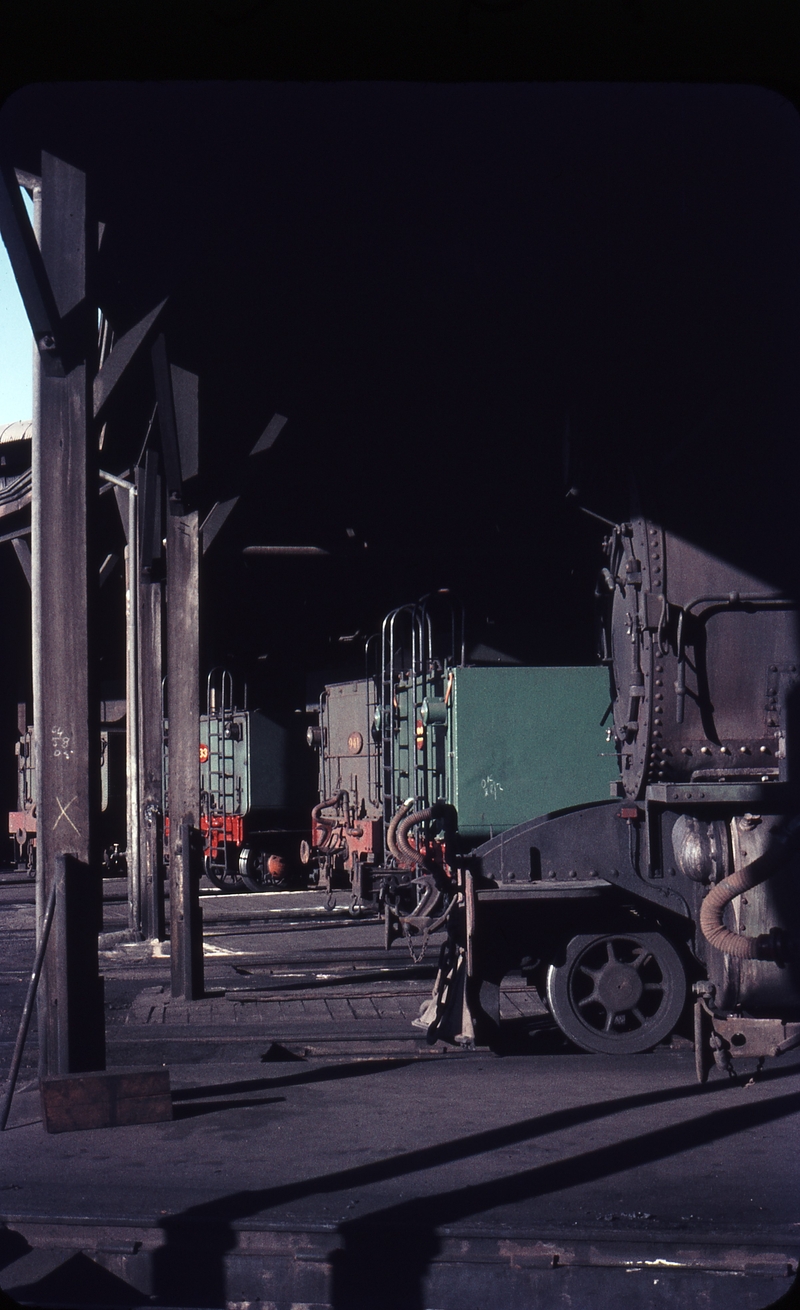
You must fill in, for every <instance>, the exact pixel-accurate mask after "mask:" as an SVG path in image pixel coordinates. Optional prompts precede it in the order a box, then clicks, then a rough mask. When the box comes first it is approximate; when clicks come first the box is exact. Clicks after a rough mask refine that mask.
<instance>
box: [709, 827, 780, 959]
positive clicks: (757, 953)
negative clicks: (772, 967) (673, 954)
mask: <svg viewBox="0 0 800 1310" xmlns="http://www.w3.org/2000/svg"><path fill="white" fill-rule="evenodd" d="M799 843H800V814H797V815H794V817H793V818H791V819H790V820H789V822H788V823H787V824H786V825H785V827H783V828H781V829H779V830H777V831H775V832H774V833H773V834H772V838H771V841H770V844H769V847H768V849H767V850H766V851H765V852H764V854H763V855H760V856H759V857H758V858H757V859H755V860H753V861H752V862H751V863H750V864H747V865H745V867H744V868H743V869H736V870H735V871H734V872H733V873H731V874H729V876H728V877H727V878H723V880H722V882H718V883H717V885H716V886H715V887H712V888H711V891H710V892H709V893H708V895H707V896H706V898H705V900H704V901H703V903H702V905H701V906H700V930H701V932H702V934H703V936H704V937H705V939H706V941H707V942H708V943H709V944H710V945H711V946H713V947H714V949H715V950H717V951H722V953H723V954H724V955H732V956H734V957H735V958H736V959H737V960H763V959H770V958H771V953H770V934H766V935H765V936H763V937H745V936H743V935H742V934H740V933H736V932H732V931H731V930H730V928H726V927H725V925H724V923H723V922H722V916H723V914H724V912H725V907H726V905H729V904H730V903H731V901H735V900H736V897H737V896H741V895H742V893H743V892H747V891H750V890H751V889H752V888H753V887H758V886H759V884H760V883H762V882H766V881H767V879H768V878H771V877H772V875H773V874H774V873H777V872H778V870H779V869H781V868H783V866H784V865H785V864H786V862H787V860H788V859H789V857H790V856H791V855H792V854H793V853H794V851H795V849H796V848H797V846H798V844H799Z"/></svg>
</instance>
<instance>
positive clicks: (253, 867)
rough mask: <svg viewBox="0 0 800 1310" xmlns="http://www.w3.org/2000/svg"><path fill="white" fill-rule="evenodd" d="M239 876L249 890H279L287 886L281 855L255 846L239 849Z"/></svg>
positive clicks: (287, 876) (287, 874) (285, 871)
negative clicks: (272, 853)
mask: <svg viewBox="0 0 800 1310" xmlns="http://www.w3.org/2000/svg"><path fill="white" fill-rule="evenodd" d="M239 877H240V878H241V880H242V882H243V883H244V885H245V887H248V888H249V889H250V891H251V892H268V891H281V889H282V888H284V887H288V886H289V873H288V870H287V868H286V864H285V862H284V860H283V857H282V856H280V855H271V854H270V853H269V852H268V851H261V850H259V849H258V847H257V846H243V847H242V849H241V850H240V852H239Z"/></svg>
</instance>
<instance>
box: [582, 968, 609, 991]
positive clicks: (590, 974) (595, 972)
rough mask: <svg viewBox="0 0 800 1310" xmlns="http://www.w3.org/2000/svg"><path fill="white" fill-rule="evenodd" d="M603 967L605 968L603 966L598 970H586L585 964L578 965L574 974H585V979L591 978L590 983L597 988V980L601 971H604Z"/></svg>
mask: <svg viewBox="0 0 800 1310" xmlns="http://www.w3.org/2000/svg"><path fill="white" fill-rule="evenodd" d="M605 967H606V966H605V965H603V967H602V968H600V969H587V967H586V965H585V964H580V965H579V966H578V968H577V969H576V973H585V974H586V977H587V978H591V980H592V982H593V983H594V985H595V987H596V986H597V979H598V978H599V977H600V975H601V973H602V972H603V969H604V968H605Z"/></svg>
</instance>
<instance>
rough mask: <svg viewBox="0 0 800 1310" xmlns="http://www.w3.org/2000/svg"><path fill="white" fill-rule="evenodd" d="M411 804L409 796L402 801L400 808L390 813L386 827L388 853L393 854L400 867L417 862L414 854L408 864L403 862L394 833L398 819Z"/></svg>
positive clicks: (411, 866) (406, 811)
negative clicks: (390, 816)
mask: <svg viewBox="0 0 800 1310" xmlns="http://www.w3.org/2000/svg"><path fill="white" fill-rule="evenodd" d="M413 804H414V801H413V799H412V798H410V797H409V799H408V800H407V801H403V804H402V805H401V806H400V809H399V810H398V811H397V813H396V814H393V815H392V819H391V822H390V824H389V827H388V828H387V829H386V845H387V846H388V847H389V854H390V855H393V856H394V858H395V859H396V860H397V863H398V864H399V865H400V867H401V869H406V868H413V867H414V865H415V864H416V862H417V857H416V855H415V856H414V857H413V859H412V861H411V864H410V865H408V864H407V863H406V862H405V859H404V857H403V856H402V855H401V854H400V851H399V850H398V848H397V842H396V841H395V835H396V833H397V825H398V824H399V823H400V820H401V819H402V818H403V815H404V814H407V813H408V811H409V810H410V808H411V806H412V805H413Z"/></svg>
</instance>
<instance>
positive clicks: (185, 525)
mask: <svg viewBox="0 0 800 1310" xmlns="http://www.w3.org/2000/svg"><path fill="white" fill-rule="evenodd" d="M199 575H200V527H199V516H198V513H197V510H191V511H190V512H189V513H188V514H169V515H168V516H167V719H168V722H169V737H168V742H169V792H168V797H167V808H168V811H169V921H170V942H171V947H170V952H171V959H172V994H173V996H183V997H185V999H186V1000H197V999H199V997H201V996H202V995H203V950H202V923H201V919H200V906H199V896H198V890H199V889H198V882H199V879H197V878H196V877H193V876H192V864H193V860H192V850H191V847H192V842H193V832H194V831H199V828H200V667H199V661H200V651H199V604H198V583H199ZM198 936H199V950H198V940H197V939H198Z"/></svg>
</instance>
